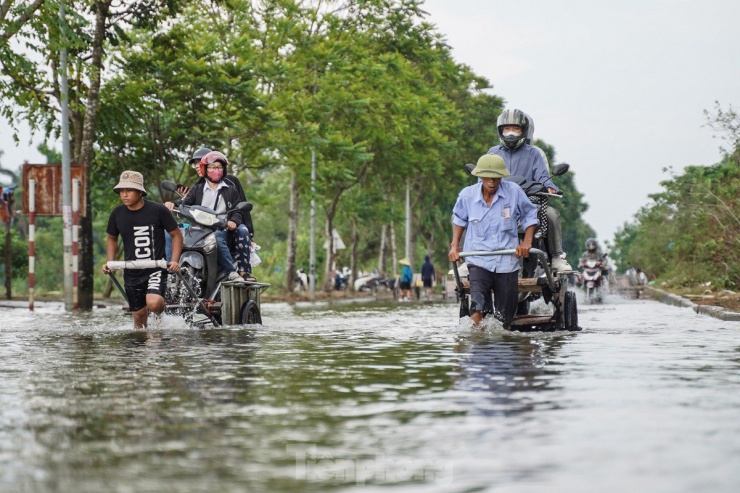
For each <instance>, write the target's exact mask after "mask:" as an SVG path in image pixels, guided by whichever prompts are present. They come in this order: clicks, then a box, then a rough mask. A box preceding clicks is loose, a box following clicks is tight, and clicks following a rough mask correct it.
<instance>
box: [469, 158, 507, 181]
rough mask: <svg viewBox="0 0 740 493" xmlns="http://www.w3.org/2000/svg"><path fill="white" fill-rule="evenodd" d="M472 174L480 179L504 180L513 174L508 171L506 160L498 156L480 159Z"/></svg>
mask: <svg viewBox="0 0 740 493" xmlns="http://www.w3.org/2000/svg"><path fill="white" fill-rule="evenodd" d="M470 174H471V175H473V176H477V177H479V178H504V177H505V176H509V175H510V174H511V173H509V171H508V170H507V169H506V164H505V163H504V158H502V157H501V156H497V155H496V154H485V155H483V156H481V157H480V159H478V163H477V164H476V165H475V168H474V169H473V171H471V172H470Z"/></svg>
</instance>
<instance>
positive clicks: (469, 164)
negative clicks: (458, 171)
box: [465, 163, 475, 175]
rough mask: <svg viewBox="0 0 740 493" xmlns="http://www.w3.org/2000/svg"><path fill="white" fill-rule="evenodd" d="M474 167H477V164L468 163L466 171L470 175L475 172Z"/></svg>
mask: <svg viewBox="0 0 740 493" xmlns="http://www.w3.org/2000/svg"><path fill="white" fill-rule="evenodd" d="M474 169H475V165H474V164H473V163H468V164H466V165H465V171H467V173H468V174H469V175H472V174H473V170H474Z"/></svg>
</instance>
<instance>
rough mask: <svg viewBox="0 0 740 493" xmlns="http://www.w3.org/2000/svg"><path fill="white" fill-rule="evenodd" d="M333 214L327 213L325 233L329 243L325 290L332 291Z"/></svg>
mask: <svg viewBox="0 0 740 493" xmlns="http://www.w3.org/2000/svg"><path fill="white" fill-rule="evenodd" d="M332 220H333V216H330V215H329V214H327V215H326V227H325V230H324V233H325V234H326V241H327V244H328V245H329V246H328V248H327V249H326V265H324V291H326V292H327V293H331V292H332V290H333V289H334V260H335V254H334V235H333V234H332V230H333V229H334V228H333V221H332Z"/></svg>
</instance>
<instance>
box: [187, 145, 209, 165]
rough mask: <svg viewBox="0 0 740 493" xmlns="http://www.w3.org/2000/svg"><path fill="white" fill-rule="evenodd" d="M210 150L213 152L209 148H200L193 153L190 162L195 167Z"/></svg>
mask: <svg viewBox="0 0 740 493" xmlns="http://www.w3.org/2000/svg"><path fill="white" fill-rule="evenodd" d="M209 152H211V150H210V149H209V148H207V147H201V148H200V149H198V150H197V151H195V152H194V153H193V157H191V158H190V159H188V164H189V165H190V166H193V167H195V166H198V165H199V164H200V160H201V158H202V157H203V156H205V155H206V154H208V153H209Z"/></svg>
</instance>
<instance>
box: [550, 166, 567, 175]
mask: <svg viewBox="0 0 740 493" xmlns="http://www.w3.org/2000/svg"><path fill="white" fill-rule="evenodd" d="M569 169H570V164H568V163H560V164H558V165H556V166H555V167H554V168H553V169H552V174H553V176H560V175H564V174H565V173H567V172H568V170H569Z"/></svg>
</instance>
